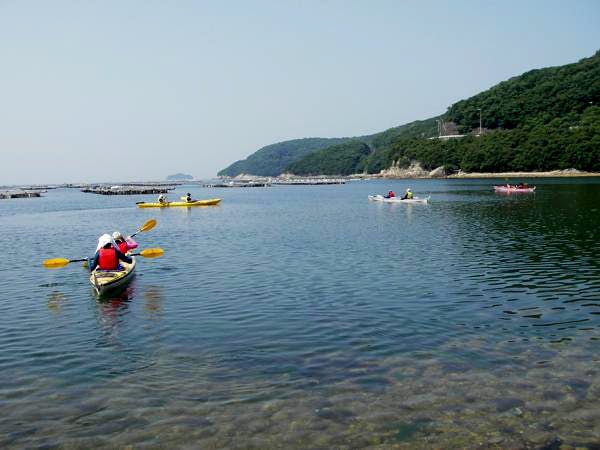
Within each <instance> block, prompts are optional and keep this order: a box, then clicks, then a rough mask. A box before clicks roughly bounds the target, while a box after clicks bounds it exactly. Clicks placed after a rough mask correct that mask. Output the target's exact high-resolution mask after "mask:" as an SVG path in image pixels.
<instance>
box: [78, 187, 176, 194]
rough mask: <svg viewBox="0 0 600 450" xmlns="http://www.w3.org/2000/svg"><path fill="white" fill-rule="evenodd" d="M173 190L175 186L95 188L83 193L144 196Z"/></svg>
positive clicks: (84, 190) (85, 189) (87, 189)
mask: <svg viewBox="0 0 600 450" xmlns="http://www.w3.org/2000/svg"><path fill="white" fill-rule="evenodd" d="M173 189H175V187H173V186H93V187H89V188H84V189H82V190H81V192H88V193H91V194H100V195H144V194H166V193H167V192H168V191H170V190H173Z"/></svg>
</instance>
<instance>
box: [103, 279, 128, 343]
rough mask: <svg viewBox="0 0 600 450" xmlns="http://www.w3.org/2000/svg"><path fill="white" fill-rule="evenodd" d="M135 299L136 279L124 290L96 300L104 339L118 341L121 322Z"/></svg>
mask: <svg viewBox="0 0 600 450" xmlns="http://www.w3.org/2000/svg"><path fill="white" fill-rule="evenodd" d="M135 297H136V285H135V279H134V280H132V281H131V282H130V283H129V285H128V286H126V287H124V288H123V289H122V290H118V291H115V292H114V293H110V294H109V295H107V296H105V297H102V298H97V299H96V303H97V308H96V309H97V311H98V313H99V314H98V321H99V324H100V328H101V329H102V331H103V335H104V337H105V338H108V340H109V341H117V339H118V337H119V332H120V325H121V322H122V321H123V319H124V318H125V316H127V314H129V312H130V310H129V304H130V301H131V300H132V299H133V298H135Z"/></svg>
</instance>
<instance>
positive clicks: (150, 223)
mask: <svg viewBox="0 0 600 450" xmlns="http://www.w3.org/2000/svg"><path fill="white" fill-rule="evenodd" d="M155 226H156V220H154V219H150V220H148V221H147V222H146V223H144V225H142V227H141V228H140V232H142V233H143V232H144V231H150V230H151V229H152V228H154V227H155Z"/></svg>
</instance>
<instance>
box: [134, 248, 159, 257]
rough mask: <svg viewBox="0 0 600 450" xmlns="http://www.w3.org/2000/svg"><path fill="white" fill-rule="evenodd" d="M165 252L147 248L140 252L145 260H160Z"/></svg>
mask: <svg viewBox="0 0 600 450" xmlns="http://www.w3.org/2000/svg"><path fill="white" fill-rule="evenodd" d="M163 253H165V251H164V250H163V249H162V248H147V249H146V250H142V251H141V252H140V256H143V257H144V258H160V257H161V256H162V255H163Z"/></svg>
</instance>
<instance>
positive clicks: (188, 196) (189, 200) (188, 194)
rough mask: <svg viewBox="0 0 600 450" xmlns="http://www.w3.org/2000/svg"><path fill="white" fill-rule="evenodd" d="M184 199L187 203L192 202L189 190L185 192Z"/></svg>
mask: <svg viewBox="0 0 600 450" xmlns="http://www.w3.org/2000/svg"><path fill="white" fill-rule="evenodd" d="M185 201H186V202H188V203H190V202H192V194H190V193H189V192H188V193H187V194H185Z"/></svg>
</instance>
